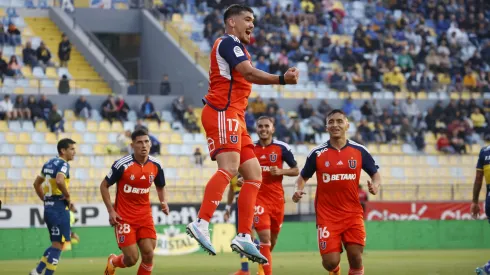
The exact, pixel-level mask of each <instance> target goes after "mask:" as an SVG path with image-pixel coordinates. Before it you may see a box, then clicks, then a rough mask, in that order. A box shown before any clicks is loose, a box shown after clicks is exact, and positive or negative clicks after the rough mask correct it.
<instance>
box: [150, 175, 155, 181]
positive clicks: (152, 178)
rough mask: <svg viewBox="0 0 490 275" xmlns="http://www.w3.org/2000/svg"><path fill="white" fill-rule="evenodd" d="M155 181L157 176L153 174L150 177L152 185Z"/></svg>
mask: <svg viewBox="0 0 490 275" xmlns="http://www.w3.org/2000/svg"><path fill="white" fill-rule="evenodd" d="M154 180H155V176H154V175H153V174H151V175H150V183H153V181H154Z"/></svg>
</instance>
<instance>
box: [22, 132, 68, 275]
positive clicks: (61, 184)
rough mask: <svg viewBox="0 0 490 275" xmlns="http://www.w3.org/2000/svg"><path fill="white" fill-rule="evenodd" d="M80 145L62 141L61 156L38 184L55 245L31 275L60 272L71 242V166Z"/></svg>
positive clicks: (43, 171) (46, 166) (48, 164)
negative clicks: (66, 249) (76, 147)
mask: <svg viewBox="0 0 490 275" xmlns="http://www.w3.org/2000/svg"><path fill="white" fill-rule="evenodd" d="M75 144H76V142H75V141H73V140H71V139H68V138H64V139H61V140H60V141H59V142H58V145H57V149H58V157H55V158H52V159H50V160H48V161H47V162H46V163H45V164H44V165H43V167H42V169H41V173H40V174H39V175H38V176H37V177H36V180H35V181H34V184H33V185H34V190H36V194H37V195H38V197H39V198H40V199H41V200H42V201H43V202H44V221H45V222H46V226H47V227H48V231H49V237H50V239H51V246H50V247H48V249H46V251H44V254H43V256H42V258H41V261H40V262H39V264H38V265H37V267H36V268H34V269H33V270H32V271H31V273H30V275H40V274H42V273H43V271H44V269H46V271H45V272H44V274H47V275H52V274H54V272H55V271H56V267H57V266H58V262H59V260H60V255H61V251H62V249H63V245H64V242H65V241H70V212H69V210H68V207H69V205H70V193H68V186H69V184H70V165H69V164H68V162H69V161H71V160H73V159H74V158H75V154H76V150H75Z"/></svg>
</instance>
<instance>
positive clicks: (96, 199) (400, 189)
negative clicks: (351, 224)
mask: <svg viewBox="0 0 490 275" xmlns="http://www.w3.org/2000/svg"><path fill="white" fill-rule="evenodd" d="M115 189H116V188H111V191H112V192H113V193H112V197H113V198H114V194H115ZM366 189H367V188H366ZM284 190H285V202H286V205H285V209H286V214H289V215H296V214H305V215H306V214H312V213H314V212H315V205H314V201H315V193H316V184H307V185H306V187H305V192H306V194H305V195H304V197H303V199H302V200H301V202H300V203H299V204H295V203H293V202H292V200H291V197H292V194H293V192H294V190H295V187H294V185H292V184H288V185H284ZM472 190H473V186H472V185H470V184H397V185H390V184H385V185H383V186H382V188H381V190H380V193H379V194H378V195H377V196H371V195H370V197H369V198H370V199H371V200H373V201H374V200H375V201H405V202H406V201H411V202H416V201H463V200H464V201H468V200H469V196H468V195H470V194H471V192H472ZM69 191H70V194H71V196H72V200H73V202H76V203H102V199H101V196H100V191H99V187H98V186H79V187H73V188H69ZM167 194H168V196H169V203H171V204H200V202H201V199H202V196H203V194H204V186H175V185H172V184H169V185H167ZM150 199H151V201H152V202H155V203H156V202H158V197H157V194H156V192H153V190H152V191H151V192H150ZM0 200H1V201H2V202H3V203H4V205H9V204H11V205H19V204H29V203H31V204H32V203H34V204H37V203H40V201H39V198H38V197H37V195H36V193H35V192H34V189H33V188H32V187H25V185H24V186H23V187H13V186H12V187H0ZM225 200H226V196H224V197H223V202H224V201H225Z"/></svg>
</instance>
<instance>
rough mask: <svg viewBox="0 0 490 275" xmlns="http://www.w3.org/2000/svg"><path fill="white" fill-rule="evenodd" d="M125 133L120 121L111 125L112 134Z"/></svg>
mask: <svg viewBox="0 0 490 275" xmlns="http://www.w3.org/2000/svg"><path fill="white" fill-rule="evenodd" d="M122 131H124V127H123V124H122V123H121V122H120V121H114V122H112V125H111V132H116V133H120V132H122Z"/></svg>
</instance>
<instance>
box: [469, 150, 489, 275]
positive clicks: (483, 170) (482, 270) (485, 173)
mask: <svg viewBox="0 0 490 275" xmlns="http://www.w3.org/2000/svg"><path fill="white" fill-rule="evenodd" d="M483 178H485V183H486V184H487V192H486V196H485V198H486V201H485V214H486V215H487V218H488V221H489V222H490V146H485V147H484V148H482V149H481V150H480V155H479V156H478V162H477V164H476V175H475V181H474V184H473V200H472V203H471V214H472V215H473V218H474V219H477V218H478V216H479V215H480V211H481V209H480V205H479V198H480V191H481V187H482V184H483ZM476 274H479V275H483V274H490V261H489V262H488V263H486V264H485V265H484V266H483V267H478V268H477V269H476Z"/></svg>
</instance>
